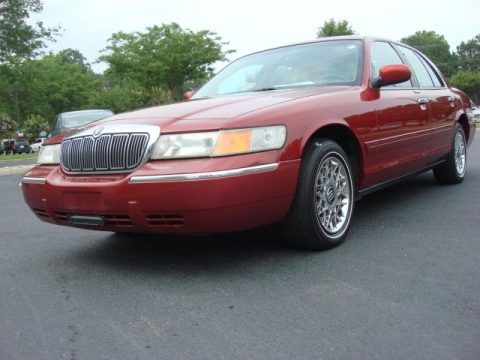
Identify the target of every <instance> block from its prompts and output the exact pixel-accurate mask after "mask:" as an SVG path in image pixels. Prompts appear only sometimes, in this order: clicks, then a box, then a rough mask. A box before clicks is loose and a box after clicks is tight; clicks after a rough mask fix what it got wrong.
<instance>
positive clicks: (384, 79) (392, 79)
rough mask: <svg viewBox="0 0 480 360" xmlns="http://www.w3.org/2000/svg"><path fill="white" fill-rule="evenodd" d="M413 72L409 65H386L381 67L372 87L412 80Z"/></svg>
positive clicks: (376, 87)
mask: <svg viewBox="0 0 480 360" xmlns="http://www.w3.org/2000/svg"><path fill="white" fill-rule="evenodd" d="M411 77H412V72H411V71H410V68H409V67H408V66H407V65H403V64H398V65H385V66H382V67H381V68H380V71H379V72H378V77H377V78H375V79H373V80H372V87H373V88H374V89H380V88H381V87H382V86H388V85H394V84H400V83H402V82H405V81H408V80H410V78H411Z"/></svg>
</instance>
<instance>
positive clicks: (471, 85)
mask: <svg viewBox="0 0 480 360" xmlns="http://www.w3.org/2000/svg"><path fill="white" fill-rule="evenodd" d="M449 80H450V84H451V85H453V86H455V87H457V88H459V89H460V90H462V91H464V92H465V93H466V94H467V95H468V96H470V97H471V98H472V99H473V101H475V102H476V103H477V104H478V103H480V72H478V71H475V72H474V71H470V70H460V71H458V72H457V73H456V74H455V75H453V76H452V77H451V78H450V79H449Z"/></svg>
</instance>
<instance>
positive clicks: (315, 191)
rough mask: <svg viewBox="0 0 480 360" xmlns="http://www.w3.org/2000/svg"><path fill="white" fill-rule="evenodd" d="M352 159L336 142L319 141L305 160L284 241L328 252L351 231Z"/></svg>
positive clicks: (352, 200) (308, 151)
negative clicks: (350, 160) (350, 159)
mask: <svg viewBox="0 0 480 360" xmlns="http://www.w3.org/2000/svg"><path fill="white" fill-rule="evenodd" d="M351 169H352V167H351V165H350V162H349V159H348V156H347V155H346V154H345V152H344V151H343V149H342V148H341V147H340V146H339V145H338V144H337V143H336V142H334V141H331V140H327V139H318V140H317V141H315V142H314V143H313V144H312V145H311V146H310V148H309V149H308V150H307V153H306V155H305V157H304V159H303V161H302V167H301V170H300V175H299V180H298V185H297V192H296V195H295V199H294V202H293V204H292V207H291V209H290V213H289V215H288V217H287V219H286V220H285V222H284V224H283V226H284V229H283V230H284V231H283V234H284V238H285V240H286V241H287V242H288V243H290V244H292V245H294V246H299V247H303V248H309V249H316V250H326V249H330V248H332V247H334V246H337V245H339V244H341V243H342V242H343V240H344V239H345V237H346V235H347V232H348V230H349V228H350V220H351V217H352V212H353V203H354V186H353V180H352V170H351Z"/></svg>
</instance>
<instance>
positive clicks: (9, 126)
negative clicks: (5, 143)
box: [0, 112, 15, 139]
mask: <svg viewBox="0 0 480 360" xmlns="http://www.w3.org/2000/svg"><path fill="white" fill-rule="evenodd" d="M14 126H15V125H14V121H13V119H12V118H11V117H10V116H8V114H6V113H2V112H0V139H7V138H11V137H13V136H14V134H15V128H14Z"/></svg>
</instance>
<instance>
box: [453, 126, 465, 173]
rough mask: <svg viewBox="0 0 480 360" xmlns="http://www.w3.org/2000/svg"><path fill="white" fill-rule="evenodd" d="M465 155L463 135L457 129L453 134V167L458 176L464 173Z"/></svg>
mask: <svg viewBox="0 0 480 360" xmlns="http://www.w3.org/2000/svg"><path fill="white" fill-rule="evenodd" d="M466 155H467V154H466V146H465V137H464V136H463V132H462V131H457V133H456V134H455V143H454V156H455V167H456V169H457V173H458V175H460V176H463V175H464V173H465V165H466Z"/></svg>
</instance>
